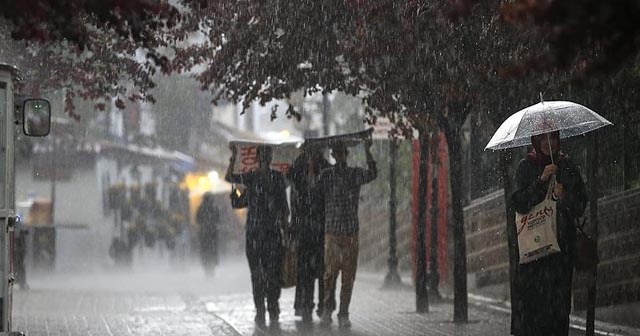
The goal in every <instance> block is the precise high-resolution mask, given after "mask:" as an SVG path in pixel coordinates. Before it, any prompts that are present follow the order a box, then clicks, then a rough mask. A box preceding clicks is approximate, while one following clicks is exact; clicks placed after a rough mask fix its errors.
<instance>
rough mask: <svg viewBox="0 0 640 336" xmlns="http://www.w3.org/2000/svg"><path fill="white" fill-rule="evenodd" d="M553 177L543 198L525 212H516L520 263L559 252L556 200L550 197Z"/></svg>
mask: <svg viewBox="0 0 640 336" xmlns="http://www.w3.org/2000/svg"><path fill="white" fill-rule="evenodd" d="M554 183H555V179H552V181H551V182H550V183H549V190H548V191H547V195H546V197H545V199H544V200H543V201H542V202H540V203H538V205H536V206H534V207H533V208H532V209H531V211H529V212H528V213H526V214H520V213H516V229H517V233H518V250H519V252H520V264H526V263H529V262H532V261H534V260H538V259H540V258H542V257H546V256H548V255H550V254H554V253H558V252H560V246H558V238H557V230H556V211H557V206H556V201H554V200H553V199H552V198H551V190H552V186H553V184H554Z"/></svg>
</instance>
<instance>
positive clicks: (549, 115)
mask: <svg viewBox="0 0 640 336" xmlns="http://www.w3.org/2000/svg"><path fill="white" fill-rule="evenodd" d="M608 125H613V124H612V123H611V122H610V121H609V120H607V119H605V118H603V117H602V116H600V115H599V114H597V113H596V112H594V111H592V110H591V109H589V108H587V107H585V106H582V105H580V104H577V103H574V102H569V101H543V102H540V103H538V104H535V105H532V106H529V107H527V108H524V109H522V110H520V111H518V112H516V113H515V114H513V115H512V116H510V117H509V118H507V120H505V121H504V122H503V123H502V125H500V127H499V128H498V130H497V131H496V133H495V134H494V135H493V137H492V138H491V140H490V141H489V143H488V144H487V146H486V147H485V150H487V149H493V150H498V149H505V148H513V147H520V146H526V145H528V144H530V143H531V136H534V135H538V134H544V133H549V132H555V131H560V138H561V139H564V138H569V137H572V136H576V135H581V134H585V133H588V132H591V131H593V130H596V129H598V128H600V127H604V126H608Z"/></svg>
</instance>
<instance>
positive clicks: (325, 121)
mask: <svg viewBox="0 0 640 336" xmlns="http://www.w3.org/2000/svg"><path fill="white" fill-rule="evenodd" d="M329 104H330V103H329V93H328V92H325V93H323V94H322V133H323V135H324V136H327V135H329V113H330V106H329Z"/></svg>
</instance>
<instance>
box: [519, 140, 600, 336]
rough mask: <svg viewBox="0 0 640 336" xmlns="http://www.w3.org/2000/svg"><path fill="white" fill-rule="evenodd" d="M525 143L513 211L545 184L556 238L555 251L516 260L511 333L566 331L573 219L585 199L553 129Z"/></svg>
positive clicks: (523, 208)
mask: <svg viewBox="0 0 640 336" xmlns="http://www.w3.org/2000/svg"><path fill="white" fill-rule="evenodd" d="M531 143H532V149H531V151H530V152H529V154H528V155H527V157H526V158H525V159H523V160H522V161H520V164H519V165H518V168H517V170H516V176H515V192H514V193H513V194H512V195H511V203H512V205H513V207H514V209H515V210H516V212H518V213H521V214H526V213H528V212H529V211H530V210H531V209H532V207H534V206H535V205H537V204H539V203H540V202H542V201H543V200H544V199H545V197H546V195H547V191H548V190H549V188H550V189H551V191H552V196H553V199H555V200H556V202H557V211H556V225H557V226H556V230H557V231H556V232H557V236H556V238H557V241H558V245H559V247H560V252H558V253H554V254H551V255H548V256H546V257H543V258H541V259H538V260H535V261H532V262H529V263H525V264H518V267H517V268H516V273H515V279H514V293H512V300H511V302H512V305H513V306H514V307H513V308H514V309H513V311H514V316H513V328H514V330H513V331H514V332H513V334H514V335H515V336H529V335H531V336H534V335H549V336H561V335H568V333H569V313H570V311H571V279H572V275H573V267H574V266H573V259H574V255H573V253H572V252H573V251H574V250H575V241H576V227H575V222H576V219H577V218H579V217H581V216H582V214H583V212H584V210H585V207H586V204H587V201H588V199H587V194H586V191H585V186H584V182H583V181H582V177H581V175H580V172H579V171H578V168H577V167H576V165H575V164H574V163H573V162H572V161H571V160H570V159H569V158H568V157H567V156H566V155H564V154H563V153H562V152H560V137H559V132H557V131H556V132H551V133H546V134H540V135H535V136H532V137H531ZM554 175H555V178H553V177H554ZM549 184H552V185H551V186H549Z"/></svg>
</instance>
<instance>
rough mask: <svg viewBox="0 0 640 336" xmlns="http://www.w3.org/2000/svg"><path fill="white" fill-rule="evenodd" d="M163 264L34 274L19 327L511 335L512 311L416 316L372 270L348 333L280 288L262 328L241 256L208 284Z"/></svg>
mask: <svg viewBox="0 0 640 336" xmlns="http://www.w3.org/2000/svg"><path fill="white" fill-rule="evenodd" d="M158 264H160V263H158ZM160 265H161V266H158V265H155V266H153V267H152V265H151V264H149V265H147V266H142V267H140V268H134V271H131V273H130V274H128V275H126V274H123V273H117V272H115V271H113V270H112V271H105V272H104V273H95V274H83V275H75V276H67V277H65V276H64V275H62V274H56V275H53V276H47V277H44V276H38V277H36V276H34V277H32V279H31V280H30V286H31V288H30V289H29V290H26V291H25V290H19V289H18V290H15V292H14V320H13V321H14V330H18V331H23V332H26V334H27V335H28V336H54V335H69V336H75V335H94V336H102V335H145V336H147V335H358V336H359V335H362V336H364V335H460V336H462V335H508V329H509V316H508V314H507V313H504V312H502V313H501V312H499V311H496V310H490V309H484V308H482V307H480V309H479V307H478V306H474V305H470V311H469V313H470V314H469V318H470V322H469V323H468V324H454V323H453V322H452V316H453V309H452V304H451V303H450V302H446V301H445V302H444V303H437V304H432V305H430V312H429V313H428V314H425V315H418V314H416V313H415V301H414V300H415V296H414V295H415V294H414V291H413V288H412V287H409V286H406V288H402V289H398V290H391V291H390V290H381V289H380V284H381V283H382V278H383V276H384V274H382V273H381V274H378V273H371V272H367V271H362V272H361V273H360V274H359V278H358V279H357V280H356V285H355V290H354V296H353V302H352V309H351V320H352V322H353V326H352V328H351V329H350V330H339V329H338V327H337V323H336V322H335V318H334V323H333V325H332V326H331V327H330V328H326V327H321V326H320V325H319V320H318V318H317V317H316V316H314V322H313V325H312V326H310V327H309V326H305V325H303V324H302V323H301V321H300V318H299V317H294V316H293V309H292V306H293V296H294V289H286V290H283V293H282V298H281V301H280V304H281V309H282V313H281V316H280V323H279V324H278V325H277V326H273V325H269V322H267V326H266V327H265V328H262V329H258V328H256V327H255V325H254V323H253V316H254V309H253V304H252V297H251V290H250V282H249V274H248V267H247V266H246V263H245V261H244V259H243V258H241V257H236V258H232V259H226V260H224V261H223V262H222V263H221V265H219V267H218V269H216V273H215V275H214V276H213V277H212V278H211V279H210V280H207V279H206V278H205V276H204V273H203V272H202V271H201V270H200V269H199V267H198V266H197V265H191V266H188V267H183V268H182V269H173V270H170V269H169V267H168V265H167V266H162V264H160ZM582 334H583V333H581V332H578V331H572V334H571V335H582Z"/></svg>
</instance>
